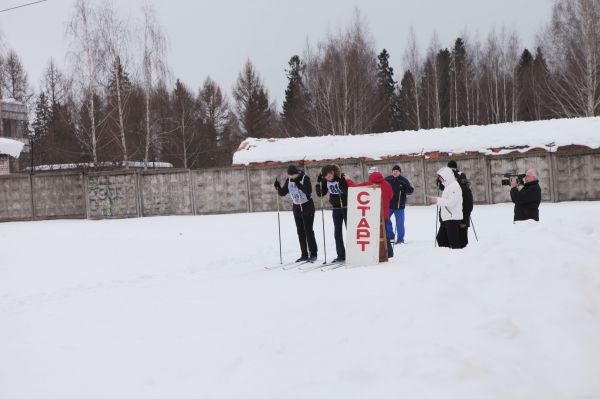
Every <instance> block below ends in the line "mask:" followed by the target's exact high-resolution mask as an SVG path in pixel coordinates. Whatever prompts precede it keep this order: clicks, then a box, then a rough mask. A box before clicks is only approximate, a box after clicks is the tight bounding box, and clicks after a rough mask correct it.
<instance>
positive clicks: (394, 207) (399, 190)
mask: <svg viewBox="0 0 600 399" xmlns="http://www.w3.org/2000/svg"><path fill="white" fill-rule="evenodd" d="M401 173H402V169H400V165H394V167H393V168H392V175H391V176H388V177H386V178H385V180H386V181H387V182H388V183H390V186H392V192H393V194H394V195H393V197H392V200H391V201H390V218H389V219H388V220H387V222H386V223H385V227H386V230H387V235H388V237H390V241H394V239H395V240H396V244H401V243H403V242H404V208H405V206H406V196H407V195H411V194H412V193H413V191H414V189H413V187H412V186H411V185H410V182H409V181H408V179H407V178H406V177H404V176H401ZM392 215H393V216H394V218H395V219H396V234H397V236H396V237H394V228H393V226H392Z"/></svg>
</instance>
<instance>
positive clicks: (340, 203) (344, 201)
mask: <svg viewBox="0 0 600 399" xmlns="http://www.w3.org/2000/svg"><path fill="white" fill-rule="evenodd" d="M348 182H350V183H352V180H350V179H349V178H347V177H346V176H345V175H344V174H343V173H341V171H340V170H339V168H336V171H335V175H334V177H333V181H327V180H326V179H323V181H321V183H317V184H316V186H315V192H316V193H317V196H318V197H324V196H325V195H327V194H329V203H330V204H331V206H332V207H333V208H334V209H341V208H347V207H348Z"/></svg>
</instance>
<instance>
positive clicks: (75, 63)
mask: <svg viewBox="0 0 600 399" xmlns="http://www.w3.org/2000/svg"><path fill="white" fill-rule="evenodd" d="M96 11H97V10H96V9H95V8H94V7H93V4H92V3H91V1H90V0H77V1H76V2H75V7H74V11H73V14H72V16H71V19H70V21H69V23H68V26H67V31H66V36H67V38H68V40H69V53H68V56H69V58H70V60H71V62H72V72H73V74H74V76H75V83H76V86H77V87H76V90H77V94H78V96H79V97H80V99H81V100H80V102H81V104H82V106H83V107H84V108H85V109H86V111H87V116H88V118H89V126H86V124H83V123H80V124H78V126H79V128H78V129H76V132H75V133H76V136H77V138H78V139H79V141H80V142H81V144H82V145H83V146H84V147H85V148H86V149H87V150H88V151H89V153H90V155H91V157H92V160H93V162H94V163H98V141H99V134H100V129H99V127H100V125H101V122H103V121H99V120H97V104H96V99H97V96H98V94H99V85H100V82H101V79H102V76H103V72H104V71H103V64H104V61H103V57H104V53H105V52H104V48H103V46H102V44H103V43H102V40H101V34H100V25H99V21H98V14H97V12H96Z"/></svg>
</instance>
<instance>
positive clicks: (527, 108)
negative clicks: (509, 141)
mask: <svg viewBox="0 0 600 399" xmlns="http://www.w3.org/2000/svg"><path fill="white" fill-rule="evenodd" d="M517 86H518V88H519V93H518V96H517V104H518V106H517V109H518V117H519V119H520V120H523V121H532V120H535V119H536V117H535V95H536V94H535V92H534V91H535V81H534V70H533V56H532V55H531V53H530V52H529V50H527V49H525V50H524V51H523V53H522V54H521V58H520V60H519V64H518V66H517Z"/></svg>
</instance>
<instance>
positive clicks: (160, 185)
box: [139, 170, 194, 216]
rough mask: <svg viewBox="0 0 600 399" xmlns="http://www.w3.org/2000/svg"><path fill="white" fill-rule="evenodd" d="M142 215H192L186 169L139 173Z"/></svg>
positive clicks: (189, 179) (189, 181)
mask: <svg viewBox="0 0 600 399" xmlns="http://www.w3.org/2000/svg"><path fill="white" fill-rule="evenodd" d="M139 181H140V187H141V190H140V193H141V204H142V208H141V209H142V216H168V215H192V214H193V213H194V209H193V206H192V184H191V178H190V172H189V171H188V170H181V171H168V172H164V171H161V172H142V173H140V174H139Z"/></svg>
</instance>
